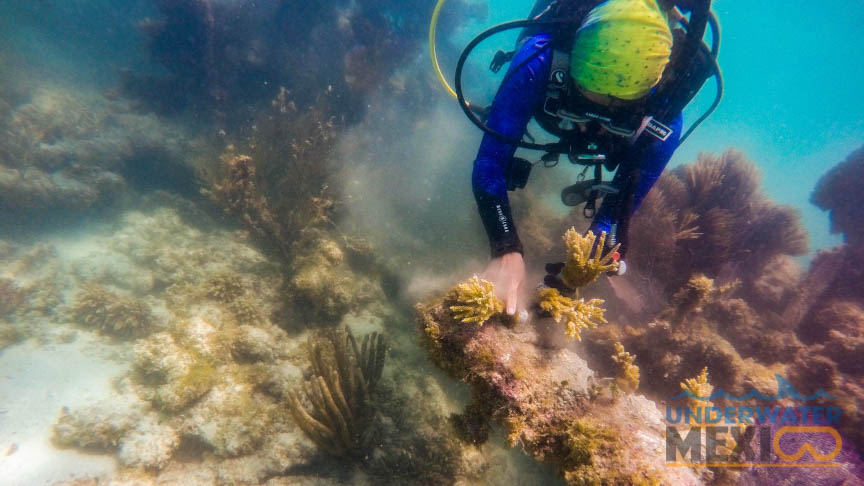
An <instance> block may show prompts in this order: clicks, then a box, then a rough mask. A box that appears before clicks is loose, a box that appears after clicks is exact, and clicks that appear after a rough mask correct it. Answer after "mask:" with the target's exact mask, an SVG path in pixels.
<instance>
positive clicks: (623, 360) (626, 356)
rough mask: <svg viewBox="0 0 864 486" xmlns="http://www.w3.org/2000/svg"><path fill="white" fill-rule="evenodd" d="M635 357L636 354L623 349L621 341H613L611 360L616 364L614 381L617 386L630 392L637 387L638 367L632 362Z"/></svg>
mask: <svg viewBox="0 0 864 486" xmlns="http://www.w3.org/2000/svg"><path fill="white" fill-rule="evenodd" d="M635 359H636V356H633V355H632V354H630V353H628V352H627V351H625V350H624V346H623V345H622V344H621V343H619V342H616V343H615V354H613V355H612V361H614V362H615V363H616V364H617V365H618V376H617V377H616V378H615V383H616V384H617V385H618V388H620V389H622V390H624V391H626V392H630V393H632V392H634V391H636V389H637V388H639V367H638V366H636V365H635V364H633V361H634V360H635Z"/></svg>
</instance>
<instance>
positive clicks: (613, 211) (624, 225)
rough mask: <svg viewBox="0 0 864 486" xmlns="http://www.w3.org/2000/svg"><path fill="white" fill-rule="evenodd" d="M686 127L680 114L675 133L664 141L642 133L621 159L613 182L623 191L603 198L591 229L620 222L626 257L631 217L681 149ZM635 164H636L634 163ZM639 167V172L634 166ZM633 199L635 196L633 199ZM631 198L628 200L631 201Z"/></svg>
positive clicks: (620, 240)
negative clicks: (622, 159) (683, 130)
mask: <svg viewBox="0 0 864 486" xmlns="http://www.w3.org/2000/svg"><path fill="white" fill-rule="evenodd" d="M682 126H683V118H682V116H681V114H678V116H676V117H675V118H674V119H673V120H672V122H671V123H670V124H669V127H670V128H671V129H672V130H673V133H672V134H671V135H670V136H669V138H668V139H666V141H661V140H658V139H655V138H653V137H651V135H650V134H648V133H643V134H642V135H641V137H646V138H645V139H641V140H640V141H639V142H637V143H636V145H635V146H633V147H632V149H631V150H628V151H627V152H628V154H627V155H629V156H630V157H629V158H630V160H625V161H622V164H621V167H619V168H618V172H617V173H616V174H615V178H614V179H613V182H612V184H613V185H614V186H615V187H618V188H619V189H620V190H621V192H620V193H619V194H617V195H612V194H609V195H607V196H606V197H604V198H603V204H602V205H601V206H600V210H599V211H598V212H597V216H596V217H595V218H594V221H593V222H592V223H591V230H592V231H594V233H595V234H599V233H600V232H602V231H605V232H606V233H607V234H608V233H611V230H612V225H613V224H617V231H616V233H617V235H616V236H617V237H618V238H617V242H618V243H621V248H620V250H619V253H620V255H621V257H622V258H623V257H624V255H625V254H626V253H627V244H628V242H627V233H628V231H627V229H628V226H629V223H630V218H631V217H632V216H633V214H634V213H635V212H636V210H637V209H639V206H640V205H641V204H642V200H644V199H645V196H646V195H647V194H648V191H650V190H651V188H652V187H654V183H656V182H657V179H659V178H660V175H661V174H662V173H663V169H665V168H666V164H668V163H669V159H671V158H672V154H674V153H675V150H676V149H677V148H678V142H679V139H680V137H681V128H682ZM634 164H635V165H634ZM634 167H635V168H638V171H635V172H634V170H633V168H634ZM631 198H632V199H631ZM628 199H629V201H628Z"/></svg>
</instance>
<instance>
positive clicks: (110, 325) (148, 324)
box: [70, 284, 155, 338]
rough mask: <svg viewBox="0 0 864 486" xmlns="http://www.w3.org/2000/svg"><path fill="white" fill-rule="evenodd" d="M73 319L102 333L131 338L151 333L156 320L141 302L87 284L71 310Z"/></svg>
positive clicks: (99, 286)
mask: <svg viewBox="0 0 864 486" xmlns="http://www.w3.org/2000/svg"><path fill="white" fill-rule="evenodd" d="M70 312H71V317H72V319H73V320H75V321H77V322H80V323H81V324H84V325H86V326H90V327H95V328H97V329H98V330H99V331H100V332H102V333H104V334H110V335H113V336H117V337H127V338H128V337H134V336H138V335H141V334H144V333H146V332H148V331H151V330H152V328H153V326H154V322H155V319H154V317H153V314H152V313H151V311H150V307H149V306H148V305H147V304H146V303H145V302H143V301H141V300H140V299H136V298H134V297H123V296H120V295H118V294H115V293H114V292H111V291H110V290H108V289H106V288H105V287H103V286H101V285H98V284H86V285H84V286H83V287H82V289H81V291H80V292H79V293H78V295H77V296H76V297H75V302H74V304H72V307H71V309H70Z"/></svg>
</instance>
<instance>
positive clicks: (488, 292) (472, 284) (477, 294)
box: [450, 275, 504, 326]
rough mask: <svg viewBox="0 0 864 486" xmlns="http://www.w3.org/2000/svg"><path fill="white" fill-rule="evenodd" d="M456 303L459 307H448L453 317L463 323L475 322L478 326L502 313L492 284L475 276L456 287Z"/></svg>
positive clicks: (501, 307) (501, 304)
mask: <svg viewBox="0 0 864 486" xmlns="http://www.w3.org/2000/svg"><path fill="white" fill-rule="evenodd" d="M456 301H457V302H458V303H459V304H460V305H453V306H450V310H451V311H453V317H455V318H456V319H459V320H460V321H462V322H465V323H468V322H476V323H477V325H478V326H482V325H483V323H484V322H486V321H488V320H489V318H490V317H492V316H493V315H495V314H498V313H500V312H503V311H504V303H503V302H501V299H499V298H498V297H495V293H494V288H493V286H492V282H487V281H486V280H482V279H480V278H479V277H477V276H476V275H475V276H473V277H471V280H469V281H467V282H465V283H462V284H459V286H458V287H456Z"/></svg>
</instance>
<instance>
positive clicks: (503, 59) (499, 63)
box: [489, 51, 516, 73]
mask: <svg viewBox="0 0 864 486" xmlns="http://www.w3.org/2000/svg"><path fill="white" fill-rule="evenodd" d="M515 55H516V51H510V52H504V51H498V52H496V53H495V57H493V58H492V62H491V63H490V64H489V70H490V71H492V72H493V73H498V71H500V70H501V68H502V67H504V65H505V64H507V63H508V62H510V61H512V60H513V56H515Z"/></svg>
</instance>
